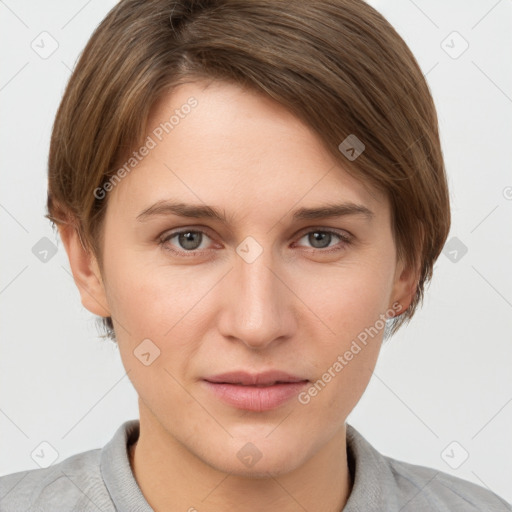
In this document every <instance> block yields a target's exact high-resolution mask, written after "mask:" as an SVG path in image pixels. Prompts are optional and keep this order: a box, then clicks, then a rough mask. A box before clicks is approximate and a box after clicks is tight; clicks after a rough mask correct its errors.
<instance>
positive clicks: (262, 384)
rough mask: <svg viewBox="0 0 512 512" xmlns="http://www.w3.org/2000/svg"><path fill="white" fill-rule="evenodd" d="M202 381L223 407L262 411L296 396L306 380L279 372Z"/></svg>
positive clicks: (214, 377)
mask: <svg viewBox="0 0 512 512" xmlns="http://www.w3.org/2000/svg"><path fill="white" fill-rule="evenodd" d="M203 382H204V384H205V386H206V388H207V389H208V390H209V391H210V392H211V393H212V394H213V395H214V396H215V397H216V398H217V399H220V400H221V401H222V402H224V403H225V404H228V405H230V406H232V407H235V408H237V409H244V410H248V411H253V412H263V411H269V410H272V409H276V408H278V407H280V406H282V405H284V404H285V403H286V402H288V401H289V400H291V399H292V398H293V397H294V396H297V395H298V393H300V391H301V390H302V389H303V388H304V387H305V386H306V385H307V384H308V383H309V380H308V379H305V378H303V377H299V376H296V375H291V374H289V373H285V372H281V371H268V372H263V373H258V374H250V373H247V372H243V371H238V372H230V373H224V374H221V375H214V376H210V377H206V378H204V379H203Z"/></svg>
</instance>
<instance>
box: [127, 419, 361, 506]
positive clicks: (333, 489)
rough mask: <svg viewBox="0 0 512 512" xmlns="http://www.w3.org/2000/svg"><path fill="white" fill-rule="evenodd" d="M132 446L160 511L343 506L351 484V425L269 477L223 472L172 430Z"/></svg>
mask: <svg viewBox="0 0 512 512" xmlns="http://www.w3.org/2000/svg"><path fill="white" fill-rule="evenodd" d="M144 433H145V432H144V429H143V428H142V424H141V431H140V434H139V439H138V440H137V441H136V442H135V443H134V444H133V445H131V446H130V450H129V454H130V465H131V467H132V471H133V473H134V476H135V479H136V481H137V483H138V485H139V487H140V489H141V491H142V493H143V495H144V497H145V499H146V501H147V502H148V503H149V505H150V506H151V507H152V508H153V510H154V511H155V512H163V511H165V510H186V511H189V510H190V511H199V512H200V511H201V510H205V509H206V508H207V509H208V511H209V512H223V511H225V510H230V509H234V508H235V507H237V508H241V509H243V510H244V511H247V512H253V511H254V512H255V511H261V510H266V511H274V510H275V511H276V512H277V511H279V512H292V511H293V512H296V511H299V510H300V511H302V510H316V511H322V512H340V511H341V510H342V509H343V507H344V506H345V503H346V502H347V499H348V497H349V494H350V490H351V488H352V480H351V475H350V472H349V468H348V463H347V453H346V428H345V425H344V426H343V428H342V429H340V431H339V432H338V433H337V434H336V435H335V436H334V437H333V438H332V439H331V440H330V441H329V442H328V443H327V444H326V445H324V446H323V447H322V448H321V449H320V450H319V451H318V452H316V453H315V454H314V455H313V456H312V457H311V458H310V459H309V460H307V461H306V462H305V463H304V464H303V465H302V466H300V467H298V468H296V469H294V470H293V471H291V472H289V473H285V474H280V475H277V476H271V475H270V474H269V477H268V478H250V477H247V476H238V475H233V474H230V473H224V472H222V471H218V470H217V469H215V468H213V467H212V466H211V465H208V464H206V463H205V462H204V461H202V460H201V459H199V458H198V457H196V456H195V455H193V454H191V453H190V452H189V451H188V450H187V449H186V448H185V447H184V446H183V445H182V444H181V443H179V442H178V441H177V440H176V439H174V438H172V437H171V436H169V435H168V434H167V437H164V438H163V439H161V438H159V437H160V436H158V435H157V436H155V435H153V434H154V432H152V435H149V432H148V433H147V434H148V435H147V436H145V435H144Z"/></svg>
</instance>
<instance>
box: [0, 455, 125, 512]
mask: <svg viewBox="0 0 512 512" xmlns="http://www.w3.org/2000/svg"><path fill="white" fill-rule="evenodd" d="M100 458H101V449H95V450H89V451H86V452H82V453H78V454H76V455H73V456H71V457H68V458H67V459H65V460H63V461H62V462H59V463H57V464H54V465H52V466H50V467H48V468H41V469H31V470H27V471H20V472H17V473H12V474H9V475H5V476H2V477H0V510H1V511H2V512H23V511H28V510H30V511H31V512H32V511H34V512H36V511H37V512H44V511H48V512H49V511H52V512H57V511H61V510H62V511H63V510H80V511H83V512H87V511H89V510H90V511H92V510H94V511H97V510H103V511H105V512H108V511H113V510H115V509H114V507H113V504H112V501H111V500H110V497H109V493H108V491H107V489H106V487H105V484H104V482H103V478H102V476H101V471H100Z"/></svg>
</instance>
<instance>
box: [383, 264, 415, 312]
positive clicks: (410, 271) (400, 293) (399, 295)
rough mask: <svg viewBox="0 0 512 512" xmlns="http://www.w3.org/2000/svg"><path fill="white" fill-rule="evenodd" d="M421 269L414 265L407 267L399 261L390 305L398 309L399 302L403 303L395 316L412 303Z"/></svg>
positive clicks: (391, 307)
mask: <svg viewBox="0 0 512 512" xmlns="http://www.w3.org/2000/svg"><path fill="white" fill-rule="evenodd" d="M419 271H420V269H419V268H415V267H413V266H409V267H406V266H405V264H404V263H403V262H402V261H398V263H397V265H396V270H395V278H394V279H395V281H394V284H393V291H392V293H391V296H390V302H389V306H388V307H389V308H390V309H396V304H397V303H399V304H400V305H401V308H400V309H399V310H397V313H396V315H395V316H399V315H401V314H402V313H404V312H405V311H406V310H407V309H408V307H409V306H410V305H411V302H412V300H413V299H414V295H415V294H416V289H417V287H418V280H419V276H420V273H419ZM393 305H395V307H393Z"/></svg>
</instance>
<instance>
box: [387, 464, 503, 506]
mask: <svg viewBox="0 0 512 512" xmlns="http://www.w3.org/2000/svg"><path fill="white" fill-rule="evenodd" d="M383 458H384V459H385V460H386V461H387V463H388V466H389V469H390V471H391V473H392V474H393V478H394V480H395V482H396V486H397V488H398V489H399V490H400V493H401V494H402V495H403V496H404V497H406V499H407V506H406V507H405V508H404V512H405V511H406V510H411V511H412V510H438V511H444V510H446V511H450V512H457V511H460V512H480V511H483V510H485V511H486V512H512V506H511V505H510V504H509V503H507V502H506V501H505V500H503V499H502V498H500V497H499V496H498V495H497V494H495V493H494V492H492V491H491V490H489V489H486V488H484V487H481V486H480V485H477V484H474V483H472V482H469V481H467V480H463V479H462V478H458V477H456V476H453V475H450V474H448V473H445V472H443V471H439V470H436V469H434V468H429V467H426V466H419V465H416V464H410V463H407V462H404V461H400V460H397V459H393V458H391V457H386V456H383ZM404 505H405V503H404Z"/></svg>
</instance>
